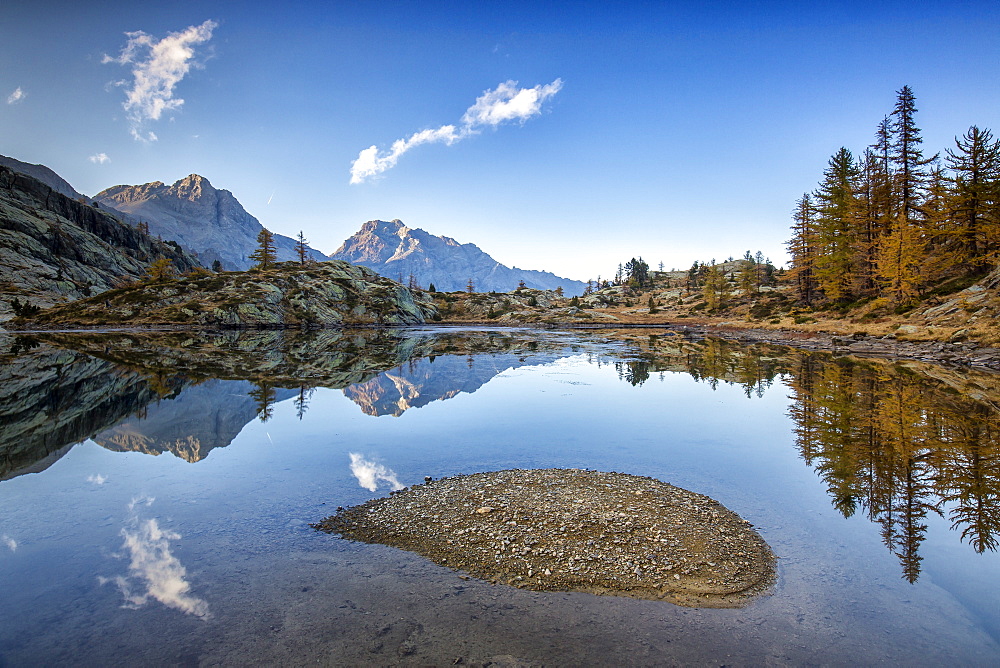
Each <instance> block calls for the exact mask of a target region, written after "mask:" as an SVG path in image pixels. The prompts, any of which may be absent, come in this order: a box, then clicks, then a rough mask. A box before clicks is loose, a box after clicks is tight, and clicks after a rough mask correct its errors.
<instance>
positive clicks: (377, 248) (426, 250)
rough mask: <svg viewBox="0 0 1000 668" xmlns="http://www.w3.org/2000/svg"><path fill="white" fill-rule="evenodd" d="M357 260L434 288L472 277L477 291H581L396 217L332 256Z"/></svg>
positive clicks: (370, 225) (575, 284) (374, 224)
mask: <svg viewBox="0 0 1000 668" xmlns="http://www.w3.org/2000/svg"><path fill="white" fill-rule="evenodd" d="M331 257H332V258H333V259H337V260H346V261H348V262H352V263H354V264H360V265H363V266H366V267H369V268H371V269H374V270H375V271H377V272H379V273H380V274H382V275H383V276H386V277H388V278H392V279H394V280H398V281H401V282H407V281H408V280H409V277H410V276H412V277H413V278H414V280H415V281H416V282H417V284H419V285H421V286H423V287H428V286H429V285H430V284H431V283H433V284H434V286H435V287H436V288H437V289H438V290H444V291H451V290H464V289H465V288H466V286H467V284H468V282H469V280H470V279H471V280H472V282H473V285H474V287H475V289H476V290H477V291H480V292H489V291H491V290H496V291H499V292H507V291H509V290H513V289H514V288H516V287H517V286H518V284H519V282H520V281H522V280H523V281H524V283H525V285H526V286H527V287H531V288H537V289H539V290H552V289H555V288H556V287H557V286H559V287H562V288H563V290H564V291H565V292H566V294H568V295H573V294H579V293H581V292H583V288H584V285H583V283H581V282H580V281H573V280H570V279H566V278H560V277H559V276H555V275H554V274H550V273H548V272H540V271H530V270H523V269H511V268H510V267H507V266H505V265H503V264H500V263H499V262H497V261H496V260H494V259H493V258H492V257H490V256H489V255H488V254H486V253H484V252H483V251H482V250H481V249H480V248H479V247H478V246H476V245H475V244H471V243H468V244H460V243H459V242H457V241H456V240H454V239H452V238H451V237H445V236H434V235H432V234H430V233H428V232H426V231H424V230H421V229H419V228H409V227H407V226H406V225H404V224H403V222H402V221H401V220H399V219H395V220H392V221H389V222H386V221H383V220H369V221H368V222H366V223H365V224H364V225H362V226H361V229H359V230H358V232H357V233H355V234H354V235H353V236H351V237H350V238H349V239H348V240H347V241H345V242H344V243H343V245H341V247H340V248H339V249H337V252H336V253H334V254H333V255H332V256H331Z"/></svg>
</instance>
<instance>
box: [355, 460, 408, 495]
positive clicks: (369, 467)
mask: <svg viewBox="0 0 1000 668" xmlns="http://www.w3.org/2000/svg"><path fill="white" fill-rule="evenodd" d="M348 454H349V455H350V457H351V473H353V474H354V477H355V478H357V479H358V484H359V485H361V486H362V487H364V488H365V489H367V490H368V491H369V492H374V491H375V490H376V489H378V483H379V481H382V482H386V483H388V484H389V486H390V487H391V488H392V489H394V490H397V489H403V484H402V483H401V482H399V480H397V479H396V473H395V471H392V470H391V469H387V468H386V467H385V466H383V465H382V464H376V463H375V462H372V461H368V460H367V459H365V458H364V455H361V454H359V453H357V452H351V453H348Z"/></svg>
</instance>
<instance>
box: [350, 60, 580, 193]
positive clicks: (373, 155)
mask: <svg viewBox="0 0 1000 668" xmlns="http://www.w3.org/2000/svg"><path fill="white" fill-rule="evenodd" d="M562 86H563V82H562V79H556V80H555V81H553V82H552V83H550V84H545V85H538V86H535V87H534V88H518V87H517V82H516V81H506V82H504V83H502V84H500V85H499V86H497V87H496V88H494V89H493V90H488V91H486V92H484V93H483V94H482V95H480V96H479V97H478V98H476V103H475V104H474V105H472V106H471V107H469V108H468V109H467V110H466V111H465V114H464V115H463V116H462V121H461V125H460V126H458V127H456V126H454V125H443V126H441V127H440V128H437V129H436V130H422V131H420V132H416V133H414V134H412V135H410V136H409V137H407V138H406V139H397V140H396V141H395V142H393V144H392V147H391V148H390V149H389V151H388V152H387V153H385V154H382V155H379V150H378V147H377V146H369V147H368V148H366V149H364V150H363V151H361V152H360V153H358V157H357V159H356V160H354V162H352V163H351V183H354V184H356V183H364V181H365V180H366V179H368V178H370V177H373V176H377V175H379V174H381V173H382V172H384V171H386V170H388V169H392V168H393V167H395V166H396V162H397V161H398V160H399V157H400V156H401V155H403V154H404V153H406V152H407V151H409V150H410V149H411V148H413V147H415V146H420V145H421V144H446V145H451V144H454V143H455V142H457V141H459V140H462V139H465V138H466V137H468V136H470V135H473V134H476V133H477V132H478V131H479V128H481V127H486V126H488V127H494V128H495V127H497V126H498V125H500V124H501V123H506V122H510V121H520V122H521V123H524V121H526V120H528V119H529V118H531V117H532V116H537V115H538V114H540V113H541V111H542V103H544V102H545V100H547V99H549V98H550V97H552V96H553V95H555V94H556V93H558V92H559V91H560V90H561V89H562Z"/></svg>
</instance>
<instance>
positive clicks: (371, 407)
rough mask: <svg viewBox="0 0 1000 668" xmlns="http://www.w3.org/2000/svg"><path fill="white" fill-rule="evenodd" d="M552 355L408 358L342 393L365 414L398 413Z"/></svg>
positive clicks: (470, 390)
mask: <svg viewBox="0 0 1000 668" xmlns="http://www.w3.org/2000/svg"><path fill="white" fill-rule="evenodd" d="M552 359H553V358H552V357H551V356H548V357H541V356H538V357H525V356H524V355H515V354H510V353H506V354H493V355H485V354H481V355H469V356H466V357H460V356H457V355H448V356H444V357H434V356H431V357H424V358H420V359H412V360H410V361H409V362H407V363H406V364H402V365H400V366H398V367H396V368H395V369H392V370H390V371H383V372H382V373H380V374H378V375H377V376H375V377H374V378H372V379H371V380H368V381H366V382H364V383H355V384H354V385H351V386H349V387H345V388H344V394H345V395H346V396H347V397H348V398H349V399H350V400H351V401H353V402H354V403H356V404H357V405H358V406H360V407H361V410H362V411H363V412H364V413H365V414H366V415H372V416H378V415H392V416H394V417H399V416H400V415H402V414H403V413H404V412H406V411H407V410H409V409H411V408H420V407H422V406H426V405H427V404H429V403H431V402H434V401H443V400H445V399H451V398H452V397H454V396H456V395H458V394H461V393H462V392H466V393H469V394H471V393H473V392H475V391H476V390H478V389H479V388H481V387H482V386H483V385H485V384H486V383H488V382H489V381H490V380H492V379H493V378H494V377H495V376H497V375H499V374H501V373H503V372H504V371H507V370H508V369H516V368H517V367H520V366H525V365H527V364H540V363H542V362H546V361H551V360H552Z"/></svg>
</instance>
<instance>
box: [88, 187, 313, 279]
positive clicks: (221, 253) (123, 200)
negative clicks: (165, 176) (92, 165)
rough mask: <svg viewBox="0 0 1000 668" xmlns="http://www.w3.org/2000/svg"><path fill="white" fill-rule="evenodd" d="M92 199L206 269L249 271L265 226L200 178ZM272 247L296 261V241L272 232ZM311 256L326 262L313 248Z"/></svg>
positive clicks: (227, 194)
mask: <svg viewBox="0 0 1000 668" xmlns="http://www.w3.org/2000/svg"><path fill="white" fill-rule="evenodd" d="M94 199H96V200H97V201H99V202H100V203H101V204H103V205H106V206H109V207H111V208H113V209H116V210H118V211H121V212H124V213H126V214H128V215H130V216H132V217H133V218H136V219H139V220H141V221H142V222H144V223H146V224H148V225H149V232H150V234H154V235H160V236H162V237H163V238H164V239H171V240H173V241H176V242H177V243H179V244H180V245H181V246H183V247H184V248H187V249H190V250H192V251H194V252H196V253H197V254H198V257H199V258H201V260H202V262H203V263H204V264H205V265H206V266H209V265H211V264H212V263H213V262H214V261H215V260H219V261H220V262H221V263H222V267H223V268H224V269H236V270H242V269H249V268H250V264H251V263H250V260H248V259H247V258H249V256H250V254H251V253H253V252H254V250H256V248H257V245H258V244H257V235H258V234H259V233H260V230H261V228H262V227H263V226H262V225H261V224H260V221H258V220H257V219H256V218H254V217H253V216H251V215H250V214H249V213H247V212H246V210H245V209H244V208H243V206H242V205H241V204H240V203H239V201H238V200H237V199H236V198H235V197H234V196H233V194H232V193H231V192H229V191H228V190H220V189H217V188H215V187H214V186H212V184H211V183H209V181H208V179H206V178H205V177H203V176H199V175H198V174H191V175H190V176H188V177H187V178H183V179H181V180H179V181H177V182H175V183H174V184H173V185H171V186H168V185H165V184H164V183H162V182H161V181H154V182H152V183H144V184H142V185H133V186H129V185H120V186H113V187H111V188H107V189H106V190H102V191H101V192H99V193H97V195H96V196H95V198H94ZM275 246H276V249H277V255H278V260H279V261H288V260H296V259H298V256H297V255H296V253H295V240H294V239H291V238H289V237H286V236H282V235H280V234H276V235H275ZM309 257H310V258H312V259H314V260H319V261H321V260H326V259H327V256H326V255H324V254H323V253H320V252H319V251H317V250H314V249H311V248H310V249H309Z"/></svg>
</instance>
